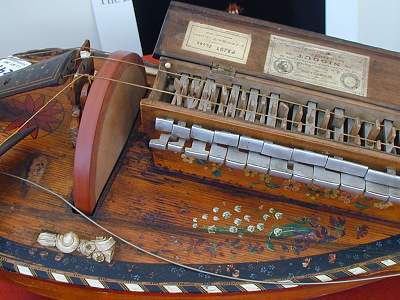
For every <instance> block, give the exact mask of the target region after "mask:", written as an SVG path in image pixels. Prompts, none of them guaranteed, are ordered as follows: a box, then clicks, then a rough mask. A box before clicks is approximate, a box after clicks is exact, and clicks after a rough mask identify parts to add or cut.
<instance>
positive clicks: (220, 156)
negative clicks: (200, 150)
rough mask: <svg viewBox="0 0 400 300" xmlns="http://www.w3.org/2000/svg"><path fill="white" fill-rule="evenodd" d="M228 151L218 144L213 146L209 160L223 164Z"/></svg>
mask: <svg viewBox="0 0 400 300" xmlns="http://www.w3.org/2000/svg"><path fill="white" fill-rule="evenodd" d="M227 151H228V149H227V148H225V147H222V146H219V145H217V144H212V145H211V148H210V154H209V156H208V160H209V161H210V162H214V163H217V164H223V163H224V162H225V157H226V153H227Z"/></svg>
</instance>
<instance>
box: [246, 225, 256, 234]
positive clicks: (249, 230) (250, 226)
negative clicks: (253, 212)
mask: <svg viewBox="0 0 400 300" xmlns="http://www.w3.org/2000/svg"><path fill="white" fill-rule="evenodd" d="M254 230H256V228H255V227H254V226H253V225H249V226H247V231H248V232H250V233H253V232H254Z"/></svg>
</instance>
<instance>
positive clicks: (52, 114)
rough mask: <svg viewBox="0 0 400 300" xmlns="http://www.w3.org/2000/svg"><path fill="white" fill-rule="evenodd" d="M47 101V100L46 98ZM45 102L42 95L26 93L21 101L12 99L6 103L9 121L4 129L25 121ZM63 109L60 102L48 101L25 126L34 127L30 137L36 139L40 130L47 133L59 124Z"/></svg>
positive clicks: (10, 129) (15, 126) (12, 128)
mask: <svg viewBox="0 0 400 300" xmlns="http://www.w3.org/2000/svg"><path fill="white" fill-rule="evenodd" d="M47 101H48V100H47ZM45 104H46V98H45V96H44V95H37V96H36V97H35V96H31V95H27V96H26V97H25V99H24V100H23V101H21V100H16V99H12V100H11V101H10V103H9V104H8V107H7V110H8V113H9V115H8V116H7V117H6V119H7V121H9V122H10V123H9V124H8V125H7V127H6V128H5V129H4V131H14V130H15V129H17V128H19V127H20V126H21V125H22V124H24V123H25V122H26V120H28V119H29V118H30V117H31V116H32V115H33V114H34V113H35V112H36V111H37V110H38V109H40V108H41V107H42V106H43V105H45ZM63 117H64V111H63V107H62V105H61V104H59V103H57V102H52V103H50V104H49V105H48V106H47V107H45V108H44V109H43V110H42V111H41V112H40V113H39V114H38V115H36V116H35V117H34V118H33V119H32V120H31V121H30V122H29V123H28V124H27V125H26V126H25V127H26V128H30V127H36V130H34V131H33V132H32V133H31V136H32V138H34V139H36V138H37V137H38V135H39V132H40V130H43V131H45V132H47V133H51V132H53V131H54V130H55V129H56V128H58V126H59V125H60V124H61V122H62V120H63Z"/></svg>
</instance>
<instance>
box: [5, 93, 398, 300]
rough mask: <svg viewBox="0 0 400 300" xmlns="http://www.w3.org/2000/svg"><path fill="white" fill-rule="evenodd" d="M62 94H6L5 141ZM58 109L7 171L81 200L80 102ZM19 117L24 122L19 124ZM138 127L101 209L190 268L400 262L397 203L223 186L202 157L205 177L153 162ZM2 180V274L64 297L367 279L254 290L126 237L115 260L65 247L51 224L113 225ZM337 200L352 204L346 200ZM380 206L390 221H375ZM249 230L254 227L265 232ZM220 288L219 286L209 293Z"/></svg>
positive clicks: (251, 269) (245, 270) (319, 270)
mask: <svg viewBox="0 0 400 300" xmlns="http://www.w3.org/2000/svg"><path fill="white" fill-rule="evenodd" d="M54 91H55V89H47V90H44V91H43V90H41V91H40V90H39V91H37V92H34V93H31V94H29V95H19V96H18V97H12V98H9V99H7V100H6V101H3V102H1V103H0V104H1V106H2V107H1V109H0V111H1V112H2V116H1V129H2V133H1V138H2V139H3V138H5V137H6V136H7V135H8V134H10V130H9V129H10V128H12V127H13V125H15V124H16V122H18V116H21V115H23V114H24V113H28V112H29V111H30V109H32V103H36V104H37V105H39V104H40V103H41V102H42V101H43V100H44V99H48V98H49V95H52V94H54V93H55V92H54ZM43 97H45V98H44V99H43ZM31 99H32V100H31ZM32 101H33V102H32ZM16 104H18V105H16ZM35 107H37V106H35ZM49 109H52V110H51V113H49V114H44V115H43V116H42V117H41V118H40V119H37V120H36V121H37V122H39V127H40V128H41V129H40V130H39V132H38V136H37V138H36V139H31V138H29V139H27V140H26V141H23V142H22V143H21V144H19V145H18V146H17V147H16V148H14V149H13V150H11V151H9V152H8V153H7V154H6V155H4V156H3V157H2V158H1V169H2V170H5V171H7V172H10V173H12V174H16V175H18V176H21V177H24V178H28V179H30V180H32V181H34V182H37V183H39V184H41V185H43V186H46V187H48V188H50V189H52V190H54V191H56V192H57V193H60V194H61V195H63V196H64V197H66V198H68V199H71V193H72V166H73V155H74V150H73V148H72V147H71V142H70V138H69V132H68V128H69V127H68V126H69V120H70V116H71V108H70V105H69V102H68V100H67V98H66V97H64V98H62V99H59V100H58V101H57V102H55V103H54V105H52V106H50V108H49ZM12 116H16V118H14V120H13V118H10V117H12ZM138 122H140V121H138ZM49 124H50V125H49ZM139 127H140V124H139V123H137V124H136V128H135V130H134V132H132V135H131V137H130V139H129V143H128V145H127V146H126V149H125V151H124V154H123V156H122V157H121V159H120V161H119V163H118V165H117V168H116V169H115V172H114V174H113V176H112V178H111V180H110V182H109V184H108V187H107V188H106V191H105V193H104V197H103V199H102V200H101V201H100V203H99V205H98V207H97V209H96V212H95V214H94V215H93V216H92V217H93V219H94V220H95V221H97V222H99V223H100V224H101V225H103V226H105V227H107V228H108V229H110V230H112V231H114V232H115V233H117V234H119V235H121V236H123V237H124V238H126V239H127V240H129V241H131V242H132V243H135V244H137V245H139V246H141V247H143V248H145V249H146V250H149V251H151V252H153V253H156V254H158V255H161V256H163V257H166V258H168V259H171V260H174V261H176V262H179V263H182V264H189V265H192V266H195V267H198V268H200V269H203V270H209V271H212V272H220V273H222V274H227V275H230V276H233V277H241V278H248V279H254V280H286V279H288V278H291V279H292V280H294V281H296V280H298V281H314V282H318V281H319V280H318V277H315V275H318V274H319V275H324V276H329V277H330V278H332V279H339V278H342V277H343V278H344V279H346V278H349V277H353V276H352V275H354V274H353V273H357V272H362V274H361V276H363V275H374V274H375V275H376V274H383V273H385V274H386V273H387V272H393V271H395V270H397V269H399V268H398V267H397V266H398V262H399V261H398V260H397V256H398V255H400V253H399V252H400V245H399V243H398V242H399V241H400V240H399V237H397V235H398V234H399V233H400V232H399V223H398V221H396V218H394V217H393V216H394V215H396V214H397V211H398V207H397V206H396V204H387V203H382V202H379V201H368V202H365V203H358V202H356V201H354V199H351V198H341V197H335V194H334V193H332V194H329V195H328V194H326V193H327V192H326V191H311V190H310V193H312V194H310V197H311V199H312V201H311V202H301V201H296V200H294V199H292V198H290V196H288V191H290V190H291V189H292V190H293V192H296V186H295V185H292V184H291V183H280V185H279V186H278V185H277V184H276V183H274V182H270V181H268V179H267V178H262V179H261V178H254V180H257V181H258V180H262V181H263V184H265V186H266V189H267V190H268V189H272V190H273V192H271V193H270V194H268V193H267V194H265V193H262V194H261V193H257V191H253V190H251V189H244V188H240V187H235V186H233V185H227V184H222V183H219V180H218V178H219V177H220V176H225V173H227V174H229V172H231V171H229V170H219V171H217V170H214V169H213V168H212V166H211V167H209V166H206V165H200V164H199V163H198V162H195V161H192V162H188V168H190V165H191V164H192V165H193V167H194V168H201V169H202V170H203V172H205V173H207V174H208V173H209V174H208V175H207V176H204V178H199V177H192V176H190V175H183V174H181V173H179V172H167V171H165V170H163V169H162V168H158V167H157V166H155V165H154V163H153V161H152V155H151V152H150V150H149V149H148V147H147V142H148V137H146V136H143V135H141V134H140V133H139V132H138V128H139ZM216 171H217V172H216ZM243 176H245V174H244V175H243ZM0 185H1V188H0V220H1V221H0V253H1V260H2V262H1V266H2V268H3V269H4V270H5V271H9V272H8V273H3V276H6V277H7V278H10V279H12V280H14V281H16V282H18V283H20V284H22V285H25V286H28V287H29V288H30V289H31V290H35V291H36V292H39V293H41V294H45V295H47V296H50V297H53V298H56V299H78V298H79V299H83V298H84V297H87V296H88V295H92V296H93V295H96V297H98V298H99V299H106V298H107V299H122V298H127V297H130V296H132V295H135V296H138V297H144V298H146V297H147V298H149V299H155V298H158V297H164V298H176V297H177V295H181V296H183V297H188V296H189V297H192V298H191V299H195V298H196V297H199V298H202V297H204V296H206V295H207V296H209V297H216V295H218V296H225V297H231V298H232V299H235V298H238V297H241V298H242V297H243V294H246V297H247V298H246V299H251V298H254V299H256V298H263V297H265V296H266V295H268V296H271V297H276V298H277V299H279V298H282V297H286V299H287V298H293V299H300V298H309V297H312V296H317V295H321V294H327V293H332V292H335V291H339V290H343V289H347V288H350V287H352V286H354V285H357V284H344V285H326V286H317V287H301V288H287V287H289V286H290V285H289V286H288V285H287V284H286V285H261V284H258V285H255V286H256V289H259V290H260V291H255V292H249V291H247V290H246V288H248V289H250V290H251V289H255V287H254V286H246V285H245V287H243V285H244V284H245V283H243V282H236V281H234V280H227V281H226V280H222V279H218V278H214V277H212V276H210V277H208V276H205V275H201V274H197V273H193V272H190V271H186V270H184V269H182V268H179V267H175V266H172V265H170V264H166V263H164V262H162V261H159V260H157V259H155V258H152V257H150V256H148V255H145V254H142V253H140V252H138V251H136V250H134V249H132V248H131V247H130V246H127V245H123V244H122V243H121V242H120V241H118V243H117V248H116V253H115V257H114V263H113V264H111V265H109V266H108V265H106V264H104V263H103V264H100V263H95V262H93V261H91V260H88V259H86V258H84V257H81V256H79V255H76V254H72V255H71V254H60V253H58V252H57V251H56V250H52V249H45V248H43V247H41V246H40V245H39V244H38V243H37V242H36V239H37V236H38V234H39V233H40V232H41V231H51V232H58V233H63V232H68V231H74V232H76V233H77V234H78V235H79V236H81V237H83V238H88V239H90V238H95V237H96V236H100V235H104V233H103V232H101V230H99V229H98V228H96V227H95V226H93V225H92V224H89V223H88V222H87V221H85V220H84V219H83V218H82V217H81V216H79V215H77V214H75V213H73V212H72V211H71V209H70V208H68V207H67V206H66V205H65V204H64V203H62V202H61V201H60V200H59V199H56V198H54V197H52V196H49V195H47V194H45V193H43V192H40V191H38V190H36V189H34V188H32V187H29V186H28V185H26V184H24V183H22V182H20V181H16V180H15V179H10V178H7V177H4V176H1V180H0ZM279 190H282V191H283V192H282V194H284V195H280V193H279V192H277V191H279ZM338 203H340V206H341V207H342V208H341V209H337V208H335V206H336V207H337V204H338ZM347 207H348V209H346V208H347ZM226 212H229V214H230V216H229V218H227V216H228V215H229V214H226ZM374 212H376V214H377V215H378V216H379V218H374V217H373V214H374ZM224 213H225V214H224ZM385 216H387V218H386V220H385ZM235 219H240V222H241V223H240V224H239V225H237V226H236V227H237V228H238V229H240V230H238V232H235V233H230V232H229V227H230V226H233V225H234V224H235ZM237 222H238V221H237ZM195 224H196V225H195ZM260 224H263V226H261V225H260ZM293 224H296V225H293ZM213 226H215V227H213ZM249 226H254V227H255V228H254V230H253V228H249ZM296 226H297V227H298V228H300V227H301V228H303V231H302V232H307V233H308V235H304V234H303V235H302V234H299V236H298V237H297V238H296V239H295V240H296V241H294V240H293V238H274V229H275V230H276V229H277V228H279V229H282V230H285V229H286V230H291V228H293V227H296ZM304 228H306V229H304ZM323 228H324V229H323ZM276 232H277V233H278V232H279V230H278V231H276ZM281 233H282V232H281ZM106 236H108V235H106ZM271 237H272V238H271ZM382 262H384V263H382ZM387 265H389V266H387ZM18 266H25V267H28V268H29V269H30V270H31V273H32V275H33V277H38V278H39V279H41V280H40V281H38V280H37V279H35V278H32V277H25V276H23V275H20V274H19V275H17V274H18V273H20V269H19V267H18ZM358 268H361V270H363V271H360V269H358ZM349 270H352V271H349ZM352 272H353V273H352ZM53 273H56V274H62V275H63V276H65V278H67V281H68V282H69V283H60V282H57V281H56V280H55V277H54V276H53V275H52V274H53ZM46 276H47V277H46ZM303 277H305V278H303ZM320 278H326V277H320ZM87 279H94V280H98V281H99V282H100V284H101V285H102V287H103V288H104V289H98V288H97V289H96V288H90V286H89V284H88V281H87ZM132 283H134V284H138V285H139V287H140V288H141V289H142V290H143V291H141V292H136V293H134V294H132V293H133V292H131V291H129V289H128V288H127V287H128V286H129V284H132ZM166 286H174V287H177V288H178V289H179V290H180V291H181V294H172V293H171V292H170V291H169V290H168V289H167V288H166ZM210 286H211V287H210ZM215 288H216V290H217V291H219V292H218V294H214V293H209V292H210V291H215ZM208 289H209V290H208ZM105 290H106V291H107V292H106V293H104V292H103V291H105Z"/></svg>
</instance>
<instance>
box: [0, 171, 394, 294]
mask: <svg viewBox="0 0 400 300" xmlns="http://www.w3.org/2000/svg"><path fill="white" fill-rule="evenodd" d="M0 174H3V175H4V176H7V177H11V178H14V179H17V180H20V181H22V182H25V183H27V184H30V185H31V186H33V187H34V188H36V189H38V190H41V191H43V192H46V193H48V194H50V195H53V196H54V197H56V198H58V199H60V200H61V201H63V202H64V203H65V204H66V205H67V206H69V207H70V208H71V209H72V210H74V211H75V212H77V213H78V214H79V215H80V216H82V217H83V218H84V219H85V220H86V221H88V222H90V223H92V224H93V225H94V226H96V227H97V228H99V229H101V230H102V231H104V232H106V233H108V234H109V235H111V236H112V237H114V238H116V239H117V240H119V241H121V242H122V243H123V244H126V245H128V246H130V247H132V248H134V249H136V250H138V251H140V252H142V253H145V254H147V255H149V256H151V257H153V258H156V259H158V260H160V261H163V262H166V263H169V264H172V265H175V266H177V267H180V268H183V269H186V270H189V271H193V272H196V273H202V274H206V275H210V276H213V277H217V278H223V279H229V280H232V281H238V282H247V283H258V284H274V285H285V284H286V285H299V286H313V285H327V284H342V283H344V284H345V283H356V282H365V281H372V280H380V279H385V278H391V277H398V276H400V273H392V274H386V275H379V276H369V277H361V278H352V279H348V280H335V281H326V282H323V281H321V282H297V281H291V282H287V281H286V282H285V280H283V281H273V280H271V281H267V280H254V279H247V278H241V277H233V276H229V275H223V274H218V273H214V272H210V271H206V270H201V269H198V268H196V267H192V266H189V265H186V264H182V263H179V262H177V261H174V260H172V259H169V258H166V257H163V256H160V255H158V254H156V253H153V252H151V251H149V250H147V249H144V248H142V247H140V246H138V245H137V244H135V243H133V242H130V241H128V240H127V239H125V238H124V237H122V236H120V235H118V234H116V233H114V232H113V231H111V230H110V229H108V228H106V227H104V226H103V225H101V224H99V223H98V222H96V221H95V220H93V219H92V218H91V217H89V216H87V215H85V214H84V213H83V212H82V211H80V210H79V209H78V208H77V207H76V206H75V205H73V204H72V203H70V202H69V201H68V200H67V199H65V198H64V197H63V196H62V195H60V194H58V193H56V192H54V191H53V190H51V189H49V188H47V187H44V186H42V185H40V184H38V183H35V182H33V181H31V180H28V179H25V178H22V177H20V176H17V175H14V174H10V173H7V172H3V171H0Z"/></svg>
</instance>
